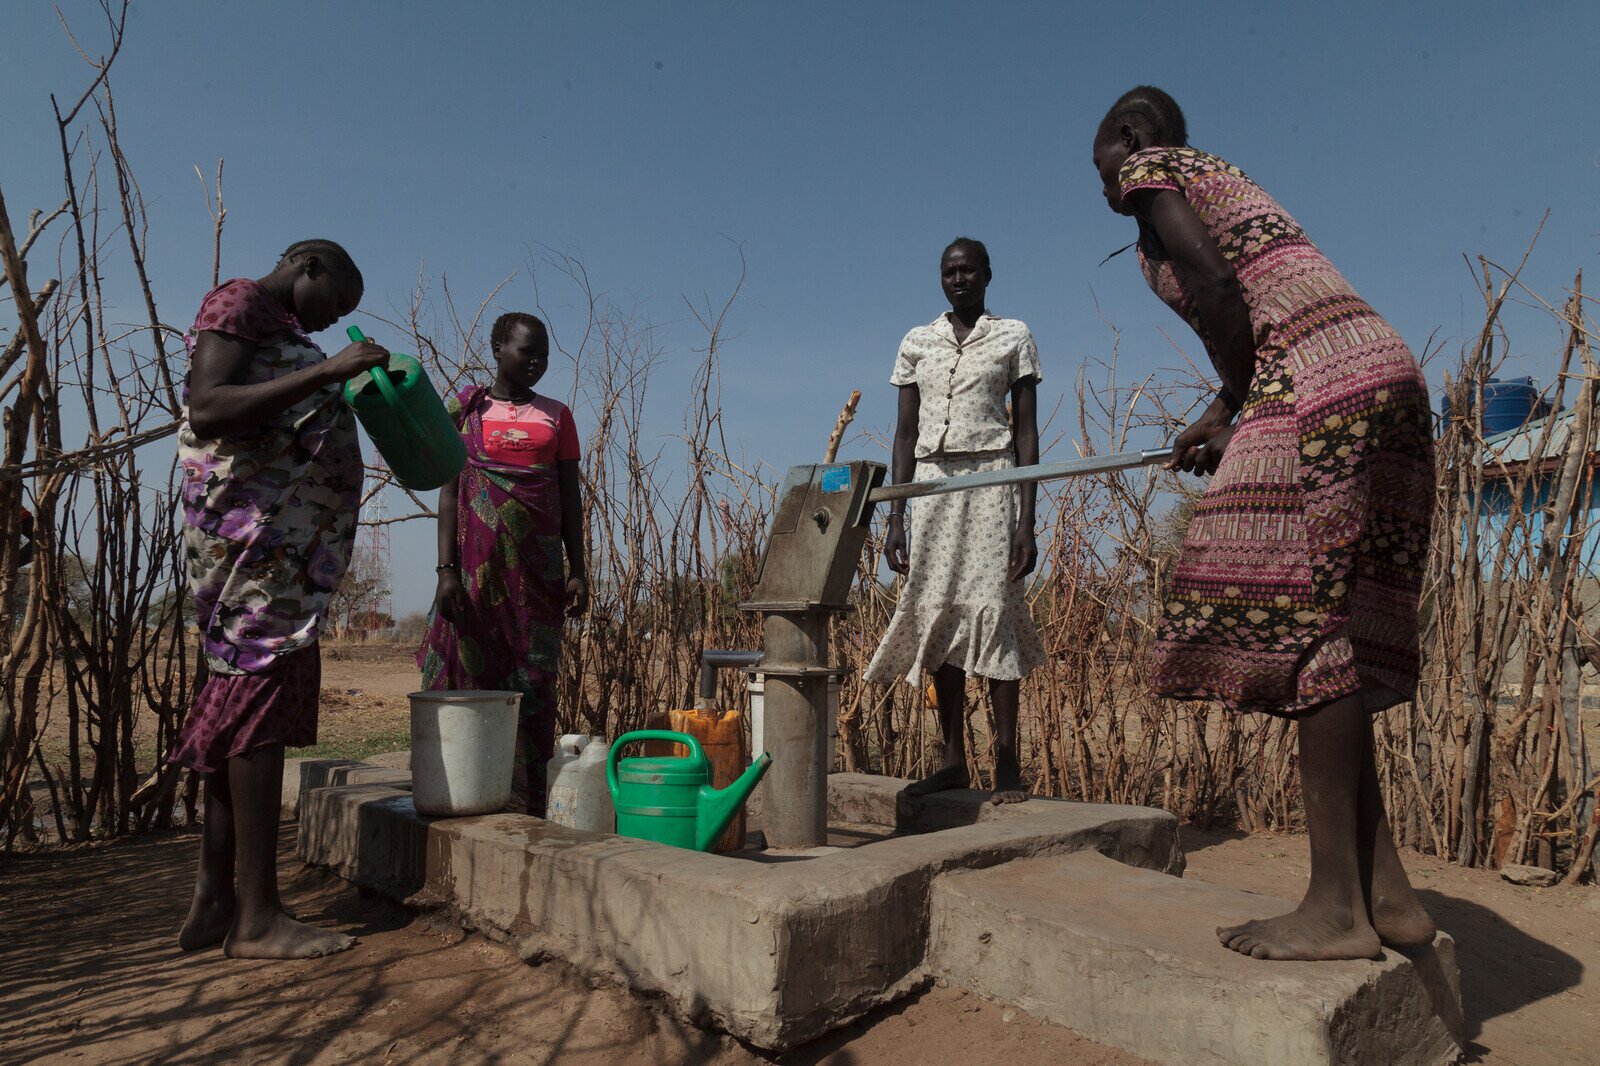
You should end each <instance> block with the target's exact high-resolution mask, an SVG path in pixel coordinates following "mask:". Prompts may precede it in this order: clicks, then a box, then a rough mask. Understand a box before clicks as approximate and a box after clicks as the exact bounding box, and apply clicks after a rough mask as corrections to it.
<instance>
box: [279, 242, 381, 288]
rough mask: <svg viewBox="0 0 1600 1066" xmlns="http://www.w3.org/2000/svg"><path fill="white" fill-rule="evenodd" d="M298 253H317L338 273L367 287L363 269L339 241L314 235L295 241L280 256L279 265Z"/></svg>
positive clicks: (362, 286) (316, 254)
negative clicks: (362, 273) (362, 272)
mask: <svg viewBox="0 0 1600 1066" xmlns="http://www.w3.org/2000/svg"><path fill="white" fill-rule="evenodd" d="M297 255H315V256H320V257H321V258H323V259H325V260H327V262H328V264H329V265H330V266H331V267H332V268H333V269H334V270H335V271H337V272H338V273H340V274H343V275H345V276H346V277H347V278H349V279H350V280H351V281H354V282H355V283H356V284H357V285H359V286H361V288H362V289H363V290H365V289H366V287H367V283H366V280H365V279H364V278H362V276H361V269H360V268H359V267H357V266H356V261H355V260H354V259H351V258H350V253H349V252H347V251H345V250H344V246H343V245H341V244H340V243H339V242H338V241H330V240H328V239H326V238H324V237H312V238H311V239H310V240H305V241H295V242H294V243H293V244H291V245H289V247H287V248H285V249H284V250H283V254H282V255H280V256H279V257H278V265H279V266H282V265H283V264H285V263H287V262H288V261H289V260H291V259H293V258H294V257H295V256H297Z"/></svg>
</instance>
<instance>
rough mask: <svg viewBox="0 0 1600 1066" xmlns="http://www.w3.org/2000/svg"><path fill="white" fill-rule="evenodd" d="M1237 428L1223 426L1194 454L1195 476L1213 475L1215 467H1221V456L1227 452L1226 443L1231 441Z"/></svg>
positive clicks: (1215, 470)
mask: <svg viewBox="0 0 1600 1066" xmlns="http://www.w3.org/2000/svg"><path fill="white" fill-rule="evenodd" d="M1238 428H1239V427H1238V426H1223V427H1222V428H1221V429H1219V430H1218V431H1217V432H1215V433H1213V434H1212V435H1211V438H1210V439H1209V440H1207V441H1206V443H1205V445H1204V446H1203V447H1202V448H1201V449H1200V450H1199V451H1198V452H1196V453H1195V460H1194V472H1195V473H1197V474H1215V473H1216V472H1217V467H1218V466H1220V465H1222V456H1223V453H1225V452H1226V451H1227V450H1228V442H1230V441H1231V440H1233V431H1234V430H1236V429H1238Z"/></svg>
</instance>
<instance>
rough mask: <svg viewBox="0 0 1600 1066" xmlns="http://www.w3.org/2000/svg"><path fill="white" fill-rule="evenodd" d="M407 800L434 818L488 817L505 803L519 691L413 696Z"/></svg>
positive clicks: (515, 746)
mask: <svg viewBox="0 0 1600 1066" xmlns="http://www.w3.org/2000/svg"><path fill="white" fill-rule="evenodd" d="M410 699H411V796H412V802H413V803H414V804H415V805H416V809H417V813H418V814H423V815H427V816H429V817H434V818H454V817H460V816H462V815H468V814H490V813H492V812H494V811H499V810H503V809H504V808H505V805H506V803H507V802H508V801H509V800H510V799H511V762H512V757H513V756H514V754H515V753H516V750H517V715H518V710H519V707H520V705H521V703H522V694H521V693H520V692H481V691H470V690H468V691H460V692H448V691H445V692H413V693H411V696H410Z"/></svg>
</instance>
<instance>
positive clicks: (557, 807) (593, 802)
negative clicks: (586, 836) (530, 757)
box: [545, 733, 617, 833]
mask: <svg viewBox="0 0 1600 1066" xmlns="http://www.w3.org/2000/svg"><path fill="white" fill-rule="evenodd" d="M607 754H609V751H608V748H607V746H606V738H605V737H586V736H582V735H580V734H577V733H568V734H567V735H566V736H564V737H562V738H561V739H560V740H558V741H556V754H555V757H554V758H553V759H551V760H550V763H549V766H548V767H547V769H546V773H545V781H546V785H545V818H546V819H547V820H548V821H551V822H554V823H555V824H556V825H564V826H566V827H567V828H568V829H584V830H587V831H588V832H591V833H614V832H616V830H617V816H616V814H615V813H614V812H613V810H612V807H611V789H610V788H608V787H607V786H606V755H607Z"/></svg>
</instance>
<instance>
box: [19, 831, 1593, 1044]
mask: <svg viewBox="0 0 1600 1066" xmlns="http://www.w3.org/2000/svg"><path fill="white" fill-rule="evenodd" d="M285 828H286V840H285V845H284V848H283V858H282V862H283V867H282V868H283V870H284V871H285V887H286V897H287V898H288V900H289V903H290V906H291V907H292V908H293V909H294V910H295V911H296V912H297V913H299V914H300V915H302V916H303V917H305V918H307V919H308V920H310V921H314V922H316V923H318V924H320V925H328V926H333V927H336V928H339V929H342V930H345V931H347V932H350V933H353V934H355V935H356V936H358V937H360V938H361V944H360V945H359V946H358V947H357V948H356V950H355V951H353V952H351V953H349V954H346V955H341V956H338V957H336V958H333V959H328V960H322V961H313V962H290V963H269V962H232V961H229V960H227V959H225V958H223V957H222V956H221V954H220V952H217V951H210V952H202V953H199V954H195V955H185V954H183V953H182V952H180V951H178V950H177V948H176V946H175V945H174V943H173V933H174V931H175V930H176V928H177V926H178V924H179V922H180V921H181V920H182V918H183V913H184V909H185V903H186V901H187V896H188V889H189V885H190V878H191V877H192V876H193V864H194V860H195V847H196V840H195V836H194V834H193V833H192V832H184V833H178V834H174V835H171V836H165V837H157V838H150V837H147V838H142V839H133V840H123V841H118V842H115V843H111V844H106V845H95V846H87V847H82V848H76V849H71V850H65V851H63V850H46V851H39V852H34V853H31V854H23V855H19V856H15V857H13V858H11V859H9V860H8V861H7V862H6V864H5V867H4V868H3V870H0V944H3V945H4V950H3V951H0V1061H6V1062H15V1061H24V1062H28V1061H44V1062H58V1061H59V1062H68V1061H71V1062H86V1063H97V1062H162V1063H200V1062H215V1061H224V1060H225V1061H230V1062H283V1063H329V1062H343V1061H351V1060H358V1059H359V1060H361V1061H371V1062H395V1063H400V1062H422V1063H430V1062H446V1061H449V1062H538V1063H545V1062H562V1063H577V1064H599V1063H612V1062H616V1063H646V1062H650V1063H689V1062H705V1063H719V1064H722V1063H727V1064H734V1063H750V1062H757V1061H760V1057H759V1056H757V1055H755V1054H753V1053H752V1052H751V1051H749V1050H748V1049H746V1048H744V1047H742V1046H740V1045H739V1044H737V1043H735V1042H734V1041H732V1040H730V1039H728V1038H726V1037H723V1036H718V1035H716V1034H711V1033H705V1032H701V1031H698V1030H696V1029H693V1028H692V1027H689V1026H685V1025H683V1024H682V1023H680V1022H677V1021H675V1020H673V1019H672V1018H670V1017H668V1016H666V1015H664V1014H663V1013H661V1012H660V1011H659V1010H657V1009H656V1006H655V1004H653V1003H651V1002H650V1001H648V1000H645V999H641V998H639V997H636V996H631V995H628V994H627V993H625V992H622V991H620V990H618V989H615V988H612V987H609V986H602V987H598V988H596V987H590V986H589V985H588V984H586V983H584V982H582V981H580V980H578V979H576V978H574V977H573V976H572V975H571V974H570V973H569V972H568V971H567V970H565V968H563V967H561V966H559V965H546V966H539V967H533V966H528V965H525V964H523V963H522V962H521V961H520V960H518V959H517V958H516V956H515V955H514V954H513V953H511V952H510V951H509V950H508V949H506V948H505V947H503V946H501V945H499V944H496V943H493V942H490V941H488V940H486V939H483V938H481V937H478V936H475V935H468V934H465V933H463V932H462V931H461V930H459V929H456V928H451V927H443V926H439V925H436V924H434V923H433V922H432V921H430V920H429V919H427V918H425V917H418V916H415V915H413V914H411V913H410V912H408V911H406V910H404V909H403V908H400V907H398V906H396V905H393V904H390V903H387V902H385V901H382V900H378V899H370V898H362V896H361V894H360V893H359V892H357V891H356V890H355V889H353V888H351V887H350V886H349V885H346V884H345V883H343V882H341V881H338V880H337V879H333V878H330V877H328V876H326V875H324V874H321V873H319V872H316V871H312V870H308V869H306V868H304V867H301V866H300V865H299V864H298V863H297V862H295V860H294V857H293V852H292V846H291V845H290V844H289V842H288V841H289V839H291V838H292V830H293V827H292V826H286V827H285ZM1186 846H1187V847H1188V849H1189V864H1190V865H1189V872H1188V875H1187V876H1190V877H1198V878H1202V879H1205V880H1210V881H1217V882H1221V883H1225V884H1233V885H1238V886H1241V887H1249V888H1252V889H1255V890H1258V891H1266V892H1275V893H1277V894H1279V895H1284V896H1292V895H1293V894H1294V893H1295V892H1296V891H1297V889H1298V888H1299V886H1300V884H1301V883H1302V880H1303V878H1304V877H1305V873H1306V862H1307V856H1306V844H1305V838H1304V837H1298V836H1295V837H1281V836H1272V835H1259V836H1254V837H1243V838H1239V837H1230V836H1227V835H1224V834H1200V833H1189V834H1187V835H1186ZM1407 860H1408V864H1409V865H1410V867H1411V869H1412V870H1413V871H1414V874H1415V876H1416V879H1417V881H1418V884H1419V885H1420V886H1421V888H1422V892H1423V898H1424V900H1425V901H1426V903H1427V905H1428V907H1429V909H1430V910H1431V911H1432V912H1433V914H1434V916H1435V917H1436V918H1437V919H1438V921H1439V923H1440V925H1442V926H1443V927H1444V928H1445V929H1446V930H1448V931H1449V932H1450V933H1451V934H1452V935H1454V936H1455V937H1456V940H1457V943H1458V945H1459V951H1460V958H1461V966H1462V971H1463V979H1462V991H1463V999H1464V1001H1465V1003H1464V1006H1465V1012H1466V1017H1467V1021H1468V1025H1469V1038H1470V1040H1471V1047H1470V1050H1471V1052H1472V1061H1477V1062H1483V1063H1489V1064H1496V1066H1498V1064H1516V1066H1540V1064H1545V1063H1551V1064H1554V1063H1565V1064H1570V1063H1600V1002H1597V995H1596V987H1597V986H1596V983H1595V979H1594V978H1593V976H1591V974H1592V970H1593V967H1595V966H1597V965H1600V891H1597V890H1595V889H1593V888H1583V889H1577V890H1564V889H1547V890H1534V889H1520V888H1515V887H1513V886H1511V885H1508V884H1506V883H1504V882H1503V881H1501V880H1500V879H1499V878H1498V877H1497V876H1495V875H1493V874H1489V873H1485V872H1482V871H1476V870H1462V869H1459V868H1456V867H1452V866H1449V865H1447V864H1444V863H1440V862H1437V861H1435V860H1432V859H1429V858H1426V857H1423V856H1416V855H1411V856H1408V857H1407ZM783 1061H787V1062H796V1063H817V1062H826V1063H835V1064H839V1066H846V1064H849V1066H864V1064H868V1063H899V1062H919V1063H959V1064H962V1066H982V1064H985V1063H995V1064H1003V1066H1016V1064H1018V1063H1022V1062H1046V1061H1058V1062H1073V1063H1083V1064H1088V1066H1113V1064H1131V1063H1136V1062H1138V1061H1140V1060H1138V1059H1135V1058H1133V1057H1132V1056H1129V1055H1125V1054H1122V1053H1120V1052H1117V1051H1113V1050H1110V1049H1107V1048H1103V1047H1100V1046H1098V1045H1095V1044H1092V1043H1090V1042H1088V1041H1086V1040H1083V1039H1081V1038H1079V1037H1077V1036H1076V1035H1075V1034H1073V1033H1071V1032H1070V1031H1068V1030H1065V1029H1060V1028H1057V1027H1055V1026H1051V1025H1047V1024H1045V1023H1042V1022H1039V1021H1036V1020H1034V1019H1032V1018H1029V1017H1028V1016H1026V1015H1024V1014H1020V1013H1018V1012H1016V1011H1012V1010H1008V1009H1005V1008H1002V1007H1000V1006H998V1005H996V1004H992V1003H987V1002H985V1001H983V1000H981V999H980V998H978V997H977V996H972V995H967V994H964V993H962V992H960V991H958V990H953V989H932V990H930V991H928V992H926V993H924V994H923V995H921V996H919V997H916V998H914V999H912V1000H909V1001H906V1002H905V1003H902V1004H898V1005H896V1006H895V1007H893V1008H890V1009H887V1010H884V1011H880V1012H878V1013H877V1014H875V1015H873V1016H871V1017H869V1018H866V1019H864V1020H862V1021H861V1022H859V1023H857V1024H856V1025H853V1026H851V1027H849V1028H847V1029H845V1030H842V1031H841V1032H839V1033H835V1034H833V1036H831V1037H830V1038H829V1039H827V1040H825V1041H822V1042H820V1043H818V1044H816V1045H812V1046H810V1047H806V1048H802V1049H800V1050H799V1051H797V1052H794V1053H792V1054H790V1055H789V1056H787V1057H786V1058H785V1059H784V1060H783Z"/></svg>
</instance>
